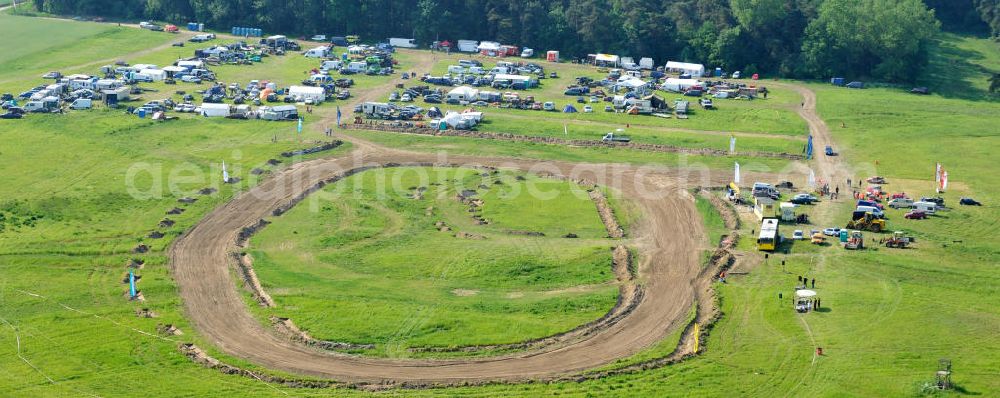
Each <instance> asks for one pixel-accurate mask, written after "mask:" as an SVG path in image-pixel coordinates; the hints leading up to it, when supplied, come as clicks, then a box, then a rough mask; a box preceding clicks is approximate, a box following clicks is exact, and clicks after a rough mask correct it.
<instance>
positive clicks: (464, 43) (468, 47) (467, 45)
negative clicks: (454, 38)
mask: <svg viewBox="0 0 1000 398" xmlns="http://www.w3.org/2000/svg"><path fill="white" fill-rule="evenodd" d="M458 51H461V52H463V53H474V52H479V42H478V41H475V40H459V41H458Z"/></svg>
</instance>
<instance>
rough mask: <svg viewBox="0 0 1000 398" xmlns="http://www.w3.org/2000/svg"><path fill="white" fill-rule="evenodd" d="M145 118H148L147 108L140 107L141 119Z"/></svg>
mask: <svg viewBox="0 0 1000 398" xmlns="http://www.w3.org/2000/svg"><path fill="white" fill-rule="evenodd" d="M145 118H146V110H145V109H141V108H140V109H139V119H145Z"/></svg>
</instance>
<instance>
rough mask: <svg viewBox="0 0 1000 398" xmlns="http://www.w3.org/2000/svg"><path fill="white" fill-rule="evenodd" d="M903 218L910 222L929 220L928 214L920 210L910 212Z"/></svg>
mask: <svg viewBox="0 0 1000 398" xmlns="http://www.w3.org/2000/svg"><path fill="white" fill-rule="evenodd" d="M903 218H905V219H908V220H923V219H925V218H927V213H926V212H923V211H920V210H910V211H909V212H908V213H906V214H904V215H903Z"/></svg>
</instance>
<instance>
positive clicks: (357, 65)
mask: <svg viewBox="0 0 1000 398" xmlns="http://www.w3.org/2000/svg"><path fill="white" fill-rule="evenodd" d="M366 69H368V64H366V63H364V62H351V63H349V64H347V70H350V71H351V72H355V73H361V72H364V71H365V70H366Z"/></svg>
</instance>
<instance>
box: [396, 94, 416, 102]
mask: <svg viewBox="0 0 1000 398" xmlns="http://www.w3.org/2000/svg"><path fill="white" fill-rule="evenodd" d="M399 100H400V101H403V102H411V101H413V97H411V96H410V94H409V93H403V96H402V97H400V98H399Z"/></svg>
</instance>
